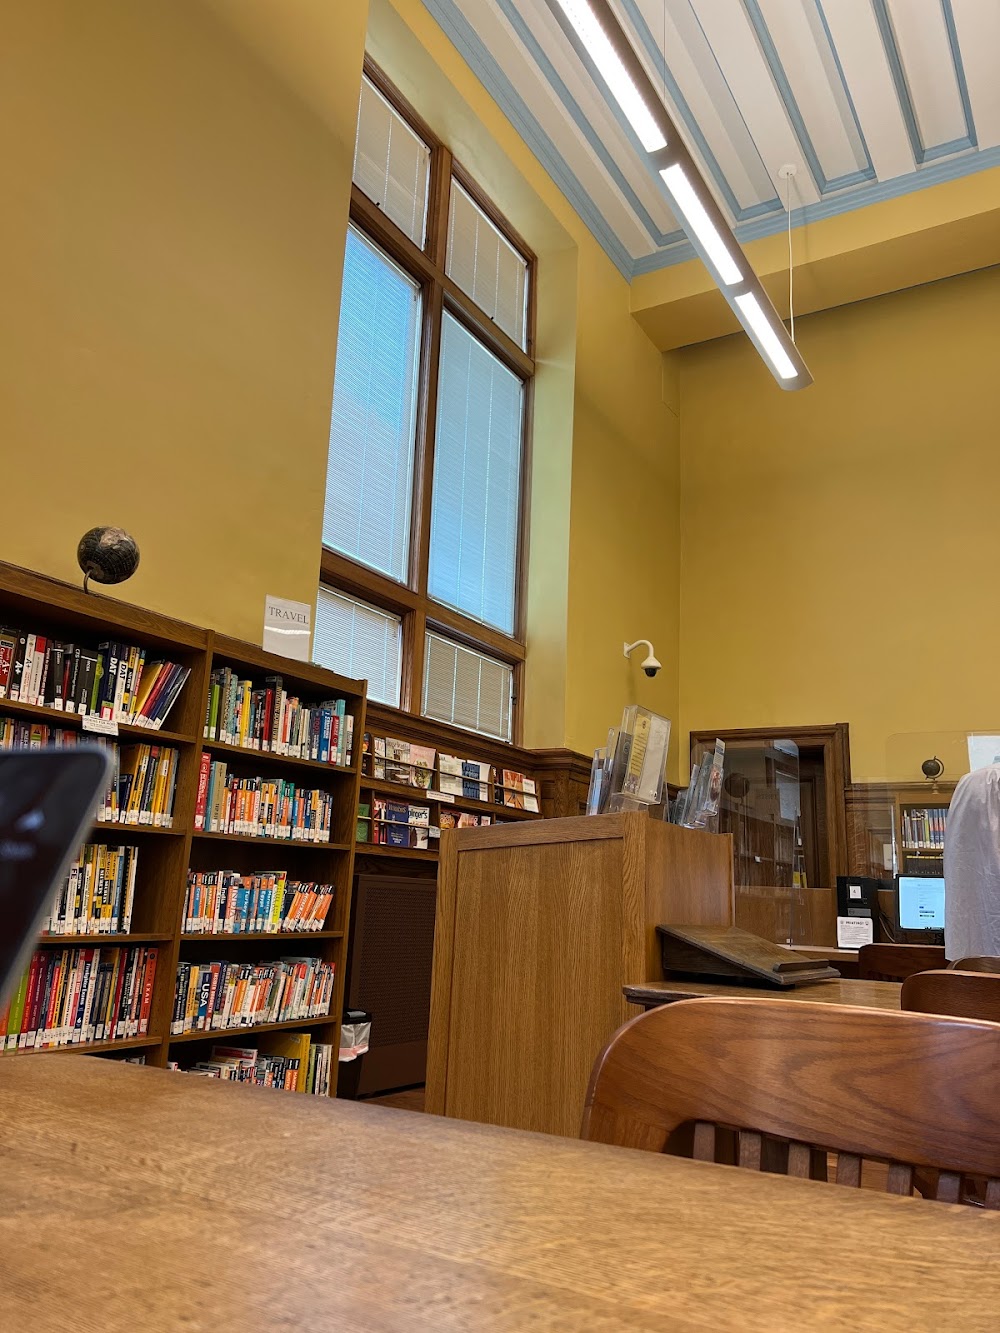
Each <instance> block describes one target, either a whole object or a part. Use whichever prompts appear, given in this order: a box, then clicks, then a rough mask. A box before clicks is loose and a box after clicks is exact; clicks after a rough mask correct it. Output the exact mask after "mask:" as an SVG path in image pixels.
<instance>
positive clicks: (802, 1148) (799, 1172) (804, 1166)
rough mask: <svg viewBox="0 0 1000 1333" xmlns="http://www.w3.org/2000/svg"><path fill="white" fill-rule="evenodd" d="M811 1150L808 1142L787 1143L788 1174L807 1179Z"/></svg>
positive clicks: (810, 1163)
mask: <svg viewBox="0 0 1000 1333" xmlns="http://www.w3.org/2000/svg"><path fill="white" fill-rule="evenodd" d="M812 1154H813V1150H812V1148H811V1147H810V1146H809V1144H808V1143H790V1144H789V1145H788V1174H789V1175H790V1176H798V1177H799V1178H800V1179H801V1180H808V1179H809V1175H810V1167H811V1166H812Z"/></svg>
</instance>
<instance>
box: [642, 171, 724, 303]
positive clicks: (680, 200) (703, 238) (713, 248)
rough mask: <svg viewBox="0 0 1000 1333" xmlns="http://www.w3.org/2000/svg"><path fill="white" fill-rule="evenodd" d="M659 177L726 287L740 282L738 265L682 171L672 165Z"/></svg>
mask: <svg viewBox="0 0 1000 1333" xmlns="http://www.w3.org/2000/svg"><path fill="white" fill-rule="evenodd" d="M660 175H661V176H662V178H663V182H664V184H665V185H666V187H667V189H668V190H669V191H670V194H671V196H672V198H673V200H674V203H675V204H676V205H677V207H678V209H679V210H680V212H681V214H682V215H683V216H682V221H684V222H686V223H687V225H688V230H689V231H693V232H694V234H695V236H697V238H698V240H699V241H700V242H701V244H702V247H703V248H704V250H705V252H706V254H707V255H708V257H709V259H710V260H711V261H712V263H713V264H714V265H715V268H716V271H717V272H718V274H719V277H720V278H721V279H722V281H723V282H724V283H726V284H727V285H728V286H730V287H732V286H734V285H735V284H736V283H737V282H740V281H742V278H743V274H742V273H741V272H740V268H739V265H738V264H737V262H736V260H735V259H734V258H733V256H732V253H731V251H730V250H729V247H728V246H727V245H726V243H725V241H724V240H723V239H722V237H721V236H720V235H719V229H718V228H717V227H716V225H715V223H714V222H713V221H712V219H711V218H710V217H709V216H708V213H707V212H706V210H705V205H704V204H703V203H702V202H701V200H700V199H699V198H698V196H697V194H696V193H695V190H694V186H693V185H692V184H691V182H690V181H689V180H688V178H687V173H686V172H685V170H684V168H683V167H679V166H676V165H675V166H672V167H665V168H664V170H663V171H661V172H660Z"/></svg>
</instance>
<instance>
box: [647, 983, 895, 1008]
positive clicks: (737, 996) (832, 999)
mask: <svg viewBox="0 0 1000 1333" xmlns="http://www.w3.org/2000/svg"><path fill="white" fill-rule="evenodd" d="M902 989H903V988H902V986H901V985H900V984H899V983H898V982H896V981H858V980H856V979H855V980H848V979H843V980H841V981H819V982H817V983H816V985H814V986H790V987H788V988H787V989H785V990H778V989H777V988H776V987H774V986H731V985H727V984H726V983H725V982H724V981H642V982H636V983H635V984H633V985H629V986H626V987H625V988H624V990H625V996H626V998H627V1000H628V1001H629V1003H630V1004H639V1005H642V1007H643V1008H644V1009H656V1008H658V1007H659V1006H660V1005H661V1004H673V1003H674V1002H675V1001H677V1000H697V999H702V998H704V997H705V996H708V995H711V996H720V995H721V996H722V997H723V998H724V999H727V1000H782V1001H785V1002H787V1003H790V1004H794V1003H796V1002H801V1001H803V1000H808V1001H811V1002H812V1003H813V1004H839V1005H847V1006H848V1007H850V1008H862V1009H891V1010H894V1011H895V1012H897V1013H898V1012H899V997H900V993H901V991H902Z"/></svg>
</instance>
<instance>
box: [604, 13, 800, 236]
mask: <svg viewBox="0 0 1000 1333" xmlns="http://www.w3.org/2000/svg"><path fill="white" fill-rule="evenodd" d="M619 2H620V4H621V7H622V9H623V10H624V11H625V14H626V15H627V16H628V19H629V21H630V23H631V24H632V27H633V29H634V30H635V32H636V33H637V35H638V37H639V40H640V42H641V43H642V45H643V47H644V48H645V51H646V54H647V56H648V57H649V59H650V60H651V61H652V63H653V66H654V68H655V69H656V72H657V73H658V74H659V76H660V78H662V79H663V83H664V86H665V88H666V89H667V92H668V93H669V95H670V98H671V101H672V102H673V103H674V105H675V106H676V108H677V110H678V112H679V113H680V116H681V119H682V120H683V122H684V127H685V129H686V130H687V132H688V134H689V136H690V138H691V140H692V142H693V143H694V145H695V147H696V148H697V150H698V153H699V155H700V157H701V159H702V161H703V162H704V163H705V165H706V166H707V167H708V169H709V171H710V172H711V174H712V179H713V180H714V181H715V184H716V186H717V187H718V190H719V193H720V194H721V195H722V197H723V199H724V200H725V203H726V205H727V207H728V208H729V211H730V213H732V215H733V217H734V218H736V219H737V221H739V220H742V219H744V218H750V217H757V216H759V215H760V214H761V213H765V212H770V211H772V210H773V209H774V208H780V207H781V202H780V200H779V199H778V197H777V195H775V196H774V198H773V199H772V200H762V201H761V202H760V203H757V204H752V205H750V207H749V208H744V207H743V206H742V205H741V204H740V202H739V200H738V199H737V198H736V195H735V193H734V192H733V188H732V186H731V185H730V184H729V181H728V180H727V179H726V175H725V172H723V170H722V168H721V167H720V166H719V162H718V159H717V158H716V156H715V154H714V153H713V152H712V150H711V148H710V147H709V144H708V140H707V139H706V138H705V135H704V134H703V132H702V129H701V126H700V125H699V124H698V122H697V120H696V119H695V117H694V114H693V113H692V111H691V107H690V104H689V103H688V101H687V98H686V97H685V96H684V94H683V92H682V91H681V88H680V85H679V84H678V82H677V80H676V79H675V78H674V75H673V73H672V72H671V69H670V66H669V65H668V64H667V61H666V57H665V56H664V53H663V51H662V50H661V49H660V45H659V43H658V42H657V40H656V38H655V37H654V36H653V34H652V32H651V31H650V29H649V25H648V24H647V22H646V20H645V18H644V17H643V14H642V11H641V10H640V9H639V6H638V5H637V4H636V0H619ZM663 2H664V4H666V0H663ZM692 14H693V17H694V19H695V21H696V22H697V21H698V18H697V15H696V14H694V12H693V11H692ZM700 27H701V25H700V23H699V28H700ZM706 42H707V38H706ZM713 58H714V57H713ZM716 67H717V68H718V62H716ZM719 75H720V77H721V78H722V80H723V82H724V83H725V75H723V74H722V71H721V69H720V70H719ZM726 87H727V88H728V87H729V85H728V83H727V84H726ZM730 96H732V93H731V92H730ZM733 106H734V107H735V106H736V99H735V98H733ZM716 110H717V111H719V112H720V114H721V108H720V107H716ZM737 112H738V113H739V111H738V108H737ZM740 119H741V121H742V115H740ZM743 127H744V129H746V131H747V134H748V135H750V130H749V127H748V126H747V124H746V121H743ZM750 141H751V143H753V138H752V136H751V138H750ZM754 151H755V152H756V145H754ZM757 157H758V160H759V161H760V165H761V168H762V170H763V172H764V174H765V176H767V177H768V179H769V180H770V175H769V173H768V171H767V167H766V165H765V163H764V160H763V158H761V157H760V154H759V153H758V154H757Z"/></svg>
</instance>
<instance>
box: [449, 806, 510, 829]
mask: <svg viewBox="0 0 1000 1333" xmlns="http://www.w3.org/2000/svg"><path fill="white" fill-rule="evenodd" d="M438 819H439V820H440V824H441V828H484V827H485V826H486V825H487V824H493V823H498V824H500V823H503V821H502V820H499V819H498V820H494V819H493V816H492V815H470V814H467V813H466V812H465V811H464V810H446V809H442V810H441V812H440V813H439V815H438Z"/></svg>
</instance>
